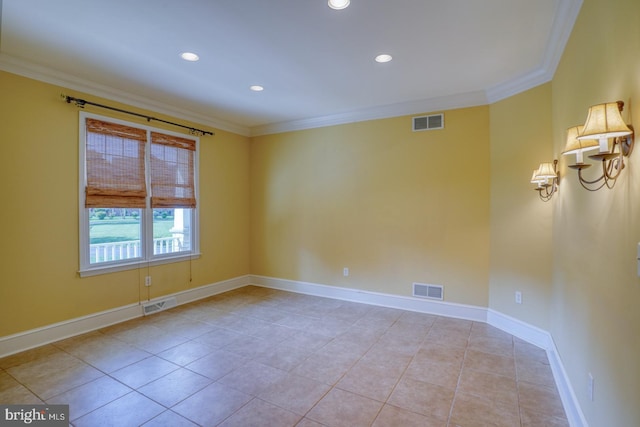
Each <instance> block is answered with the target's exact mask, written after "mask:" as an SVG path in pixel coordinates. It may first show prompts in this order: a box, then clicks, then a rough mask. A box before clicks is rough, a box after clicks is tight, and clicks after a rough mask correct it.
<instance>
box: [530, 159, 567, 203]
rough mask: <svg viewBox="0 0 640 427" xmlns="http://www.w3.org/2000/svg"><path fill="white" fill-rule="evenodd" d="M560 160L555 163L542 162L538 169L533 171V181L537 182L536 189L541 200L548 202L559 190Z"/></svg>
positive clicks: (533, 182)
mask: <svg viewBox="0 0 640 427" xmlns="http://www.w3.org/2000/svg"><path fill="white" fill-rule="evenodd" d="M557 166H558V161H557V160H554V161H553V163H540V166H539V167H538V169H535V170H534V171H533V176H532V177H531V183H532V184H536V187H535V188H534V190H536V191H537V192H538V195H539V196H540V200H542V201H543V202H548V201H549V200H551V198H552V197H553V195H554V194H555V192H556V191H558V183H559V181H560V174H559V173H558V169H557Z"/></svg>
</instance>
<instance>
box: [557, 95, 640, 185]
mask: <svg viewBox="0 0 640 427" xmlns="http://www.w3.org/2000/svg"><path fill="white" fill-rule="evenodd" d="M623 108H624V102H622V101H617V102H609V103H606V104H599V105H594V106H592V107H590V108H589V113H588V114H587V121H586V123H585V124H584V126H574V127H571V128H569V129H567V143H566V145H565V147H564V151H563V152H562V154H564V155H568V154H575V155H576V163H575V164H573V165H568V166H569V167H570V168H571V169H577V171H578V181H580V185H582V186H583V187H584V188H585V189H587V190H589V191H597V190H599V189H601V188H602V187H604V186H605V185H606V186H607V188H613V186H614V185H615V184H616V180H617V179H618V176H619V175H620V172H622V169H624V157H626V156H628V155H629V154H631V151H632V150H633V128H631V127H629V126H627V125H626V124H625V122H624V120H622V116H621V115H620V113H621V112H622V110H623ZM609 138H611V139H612V143H611V147H609ZM595 149H598V154H593V155H591V156H589V158H590V159H593V160H596V161H600V162H601V164H602V174H601V175H600V176H599V177H598V178H596V179H594V180H587V179H585V178H584V177H583V176H582V170H583V169H586V168H588V167H590V166H591V165H590V164H588V163H584V159H583V153H584V152H585V151H590V150H595Z"/></svg>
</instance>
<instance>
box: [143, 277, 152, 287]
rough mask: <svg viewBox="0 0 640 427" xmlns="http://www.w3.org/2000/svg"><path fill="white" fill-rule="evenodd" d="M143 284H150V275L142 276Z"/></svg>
mask: <svg viewBox="0 0 640 427" xmlns="http://www.w3.org/2000/svg"><path fill="white" fill-rule="evenodd" d="M144 285H145V286H151V276H146V277H145V278H144Z"/></svg>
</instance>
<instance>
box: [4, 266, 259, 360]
mask: <svg viewBox="0 0 640 427" xmlns="http://www.w3.org/2000/svg"><path fill="white" fill-rule="evenodd" d="M248 284H249V276H240V277H236V278H233V279H229V280H223V281H220V282H216V283H212V284H209V285H204V286H200V287H197V288H193V289H188V290H186V291H181V292H177V293H175V294H170V295H163V296H162V297H159V298H155V299H152V300H150V302H153V301H156V300H161V299H166V298H169V297H175V298H176V300H177V302H178V305H181V304H186V303H189V302H192V301H196V300H199V299H202V298H207V297H210V296H212V295H216V294H219V293H222V292H227V291H230V290H233V289H237V288H240V287H243V286H246V285H248ZM141 316H142V305H141V304H140V303H136V304H129V305H125V306H122V307H117V308H114V309H111V310H106V311H101V312H98V313H93V314H89V315H87V316H82V317H77V318H74V319H69V320H65V321H63V322H58V323H54V324H51V325H47V326H43V327H41V328H36V329H31V330H29V331H25V332H19V333H17V334H13V335H8V336H5V337H0V357H5V356H9V355H12V354H15V353H19V352H21V351H25V350H29V349H32V348H35V347H39V346H41V345H45V344H49V343H52V342H55V341H59V340H62V339H65V338H69V337H73V336H76V335H80V334H83V333H86V332H91V331H95V330H96V329H100V328H104V327H107V326H110V325H114V324H116V323H120V322H125V321H127V320H131V319H135V318H137V317H141Z"/></svg>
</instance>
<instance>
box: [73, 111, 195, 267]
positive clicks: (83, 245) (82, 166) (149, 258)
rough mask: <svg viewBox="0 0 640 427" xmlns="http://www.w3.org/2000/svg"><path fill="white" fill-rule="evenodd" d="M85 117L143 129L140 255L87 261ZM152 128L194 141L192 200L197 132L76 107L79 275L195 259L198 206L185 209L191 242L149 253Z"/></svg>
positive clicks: (150, 235)
mask: <svg viewBox="0 0 640 427" xmlns="http://www.w3.org/2000/svg"><path fill="white" fill-rule="evenodd" d="M87 119H97V120H102V121H105V122H109V123H116V124H120V125H123V126H130V127H134V128H137V129H141V130H145V131H146V133H147V141H146V144H145V149H144V155H145V165H144V166H145V167H144V173H145V178H146V179H145V182H146V185H147V200H146V201H147V203H146V205H147V207H146V208H144V209H143V208H141V209H140V212H141V215H140V219H139V221H140V249H141V251H140V254H139V255H140V256H139V257H137V258H129V259H123V260H117V261H109V262H101V263H95V264H91V262H90V242H89V240H90V239H89V238H90V231H89V229H90V219H89V210H88V209H87V208H85V187H86V185H87V171H86V166H87V164H86V148H87V145H86V142H87V127H86V121H87ZM152 132H158V133H162V134H166V135H172V136H176V137H180V138H186V139H190V140H192V141H193V142H194V143H195V146H196V149H195V152H194V153H192V155H193V169H194V170H193V173H194V188H195V197H196V200H198V204H199V200H200V193H199V190H200V185H199V184H200V183H199V176H200V174H199V167H200V162H199V158H200V138H199V137H197V136H191V135H189V136H185V135H184V134H181V133H178V132H174V131H170V130H165V129H160V128H156V127H154V126H150V125H144V124H138V123H133V122H129V121H126V120H121V119H116V118H113V117H109V116H103V115H100V114H95V113H90V112H86V111H79V119H78V135H79V138H78V145H79V148H78V152H79V155H78V160H79V164H78V210H79V212H78V215H79V219H80V220H79V223H78V225H79V231H78V233H79V249H80V268H79V271H78V273H79V275H80V277H87V276H95V275H99V274H106V273H113V272H115V271H124V270H131V269H135V268H139V267H140V266H150V265H160V264H168V263H172V262H180V261H185V260H190V259H196V258H198V257H199V254H200V238H199V234H200V223H199V215H198V212H199V207H198V206H196V207H195V208H192V209H189V211H190V220H189V224H190V225H189V232H190V236H189V241H190V243H191V246H190V250H189V251H183V252H175V253H171V254H161V255H154V253H153V208H151V206H150V204H149V200H150V197H149V195H150V194H151V178H150V177H151V166H150V159H151V147H152V145H153V144H152V142H151V134H152Z"/></svg>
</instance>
